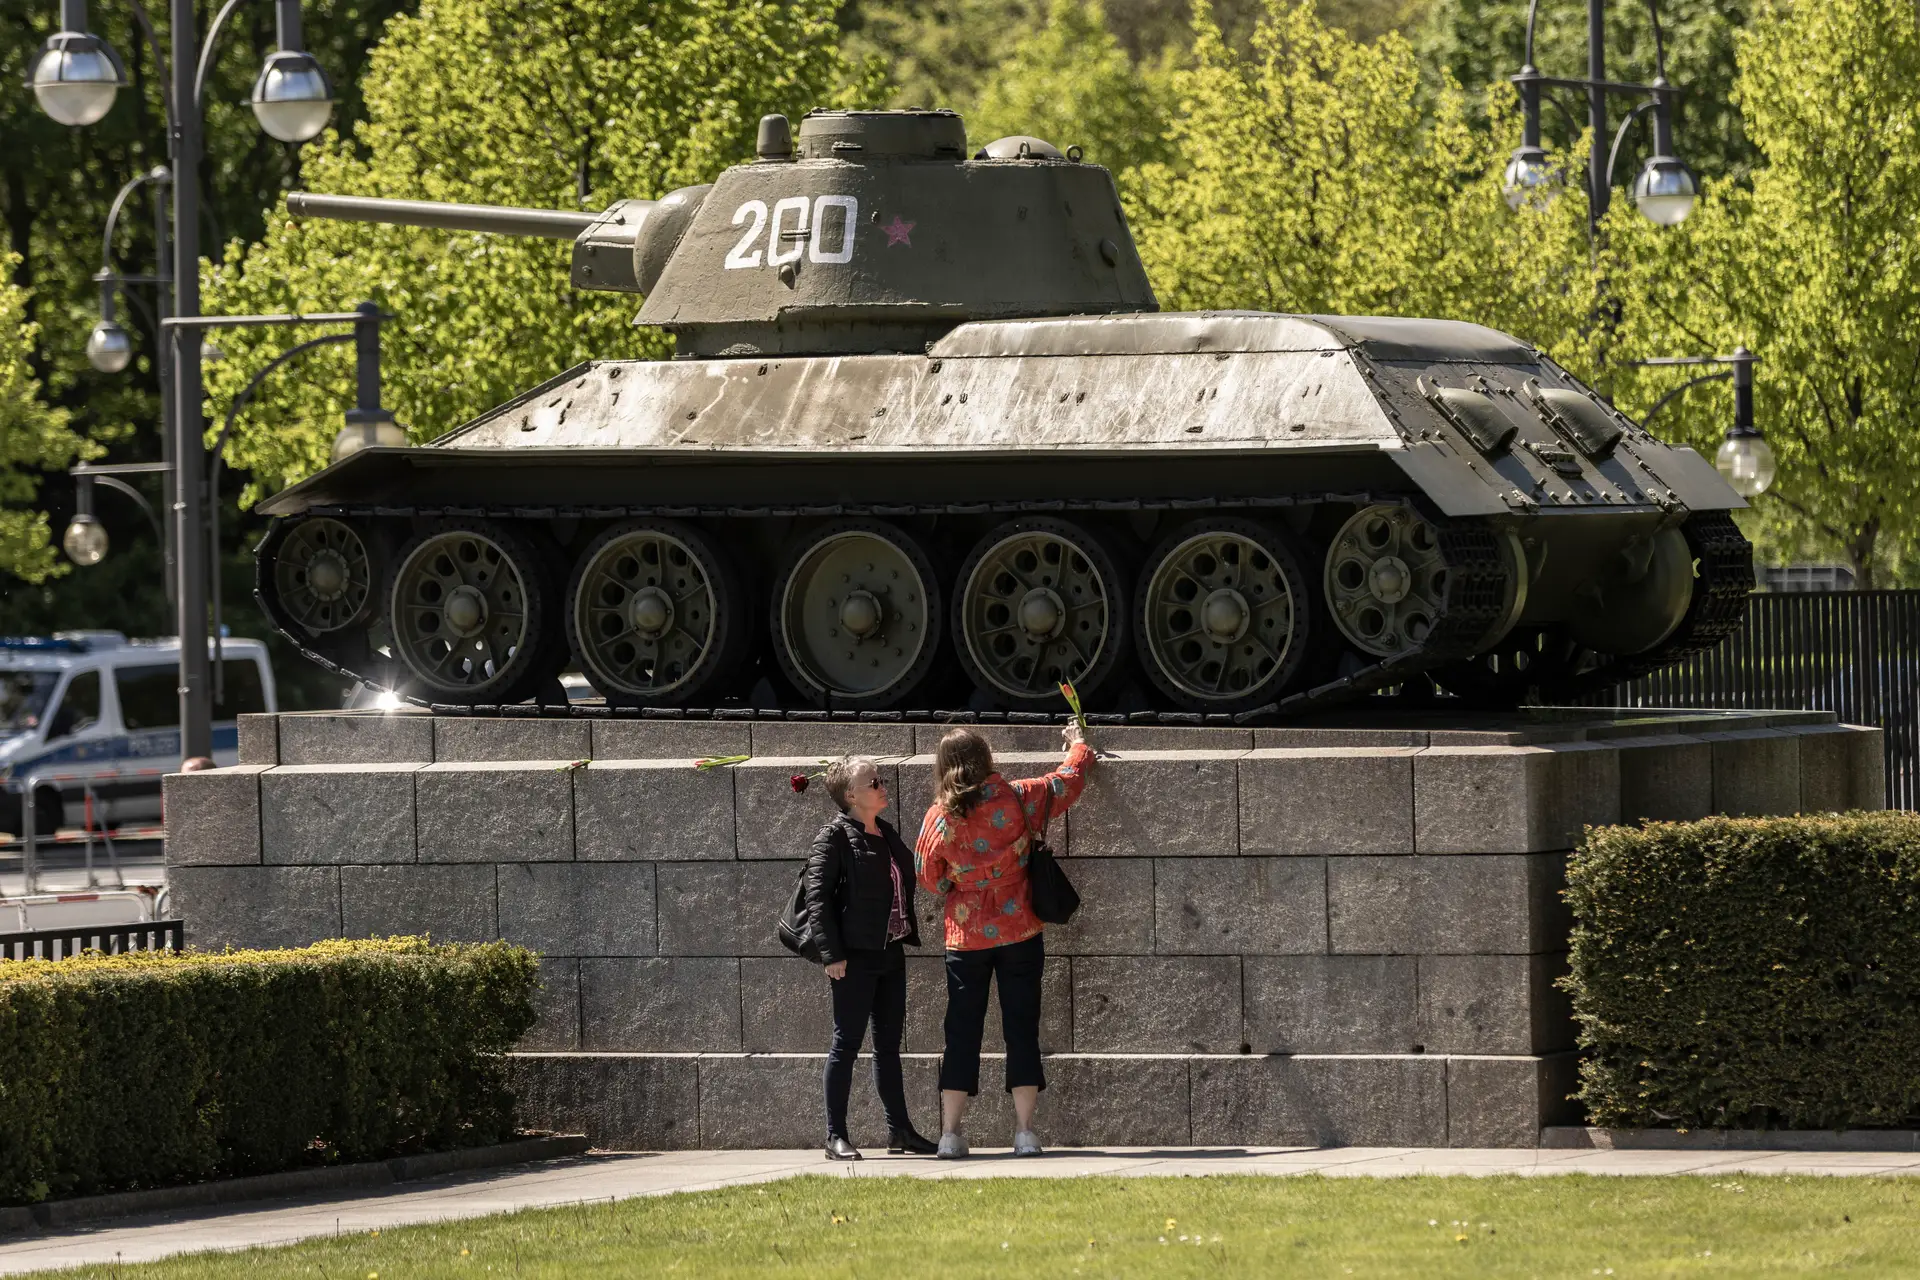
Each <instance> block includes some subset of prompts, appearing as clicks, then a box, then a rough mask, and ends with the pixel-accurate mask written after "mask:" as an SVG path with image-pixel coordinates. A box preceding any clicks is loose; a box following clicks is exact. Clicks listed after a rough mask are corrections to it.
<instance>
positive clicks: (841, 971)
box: [806, 757, 934, 1160]
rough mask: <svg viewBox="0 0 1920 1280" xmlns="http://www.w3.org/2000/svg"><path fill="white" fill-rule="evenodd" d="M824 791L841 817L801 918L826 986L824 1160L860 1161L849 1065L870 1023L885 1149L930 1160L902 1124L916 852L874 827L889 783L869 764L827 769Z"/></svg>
mask: <svg viewBox="0 0 1920 1280" xmlns="http://www.w3.org/2000/svg"><path fill="white" fill-rule="evenodd" d="M826 782H827V794H828V795H830V796H832V797H833V802H834V803H835V804H836V805H838V806H840V815H839V816H838V817H836V818H835V819H833V821H831V822H829V823H827V825H826V826H824V827H822V828H821V829H820V834H819V835H817V836H815V837H814V839H813V853H812V854H811V855H810V856H809V857H808V859H807V881H806V883H807V915H808V918H809V922H810V924H811V926H812V931H813V937H814V941H815V942H816V943H817V944H818V945H819V948H820V958H821V962H822V963H823V964H824V965H825V966H826V970H827V977H828V978H829V979H830V980H831V981H832V986H833V1045H832V1047H831V1048H830V1049H829V1050H828V1051H827V1078H826V1090H827V1148H826V1149H827V1159H829V1160H858V1159H860V1158H861V1157H860V1152H859V1149H858V1148H856V1147H855V1146H854V1145H853V1142H852V1141H851V1140H850V1139H849V1137H848V1136H847V1095H848V1094H849V1093H850V1092H851V1091H852V1088H853V1062H854V1059H855V1057H857V1056H858V1055H859V1053H860V1042H861V1041H862V1040H863V1039H864V1038H865V1037H866V1034H867V1023H868V1022H869V1021H871V1022H872V1023H873V1082H874V1086H875V1087H876V1088H877V1089H878V1090H879V1093H880V1104H881V1106H882V1107H884V1108H885V1109H886V1113H887V1151H888V1153H889V1154H893V1155H898V1154H901V1153H903V1152H904V1153H906V1154H909V1155H931V1154H933V1151H934V1145H933V1143H931V1142H929V1141H927V1139H925V1138H923V1137H921V1136H920V1135H919V1133H917V1132H915V1130H914V1127H913V1122H912V1121H910V1120H909V1119H908V1118H907V1093H906V1087H905V1084H904V1082H903V1080H902V1077H901V1072H900V1038H901V1035H902V1034H903V1033H904V1031H905V1030H906V1025H907V960H906V952H905V951H904V949H903V948H904V947H909V946H911V947H917V946H919V945H920V929H919V926H918V924H917V923H916V922H915V920H914V902H913V895H914V888H915V885H914V869H913V854H912V853H911V852H910V851H909V850H908V849H907V847H906V845H905V844H903V843H902V842H901V840H900V833H899V832H897V831H895V830H894V829H893V827H892V825H891V824H889V823H886V822H882V821H881V820H880V811H881V810H882V809H884V808H886V807H887V784H886V783H885V782H884V781H882V780H881V778H880V772H879V770H878V769H876V768H875V767H874V764H873V762H872V761H871V760H865V759H861V758H858V757H849V758H845V759H842V760H839V761H837V762H835V763H834V764H832V765H830V766H828V768H827V778H826Z"/></svg>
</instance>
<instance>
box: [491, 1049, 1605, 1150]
mask: <svg viewBox="0 0 1920 1280" xmlns="http://www.w3.org/2000/svg"><path fill="white" fill-rule="evenodd" d="M825 1063H826V1057H825V1055H824V1054H817V1053H791V1054H728V1053H717V1054H647V1053H523V1054H516V1055H514V1057H513V1059H512V1072H511V1078H512V1083H513V1087H514V1090H515V1092H516V1093H517V1094H518V1096H519V1099H520V1113H521V1120H522V1123H526V1124H532V1125H537V1126H540V1127H542V1128H553V1129H560V1130H567V1131H578V1132H584V1133H585V1134H586V1135H587V1138H588V1140H589V1141H590V1142H592V1143H593V1145H594V1146H596V1147H600V1148H605V1149H609V1150H644V1151H672V1150H687V1149H709V1148H750V1147H755V1146H777V1147H805V1146H809V1145H817V1144H819V1143H821V1142H823V1141H824V1140H825V1138H826V1120H825V1112H824V1109H823V1103H822V1099H821V1090H822V1076H823V1072H824V1067H825ZM1045 1064H1046V1072H1047V1090H1046V1092H1045V1094H1044V1095H1042V1098H1041V1104H1040V1113H1039V1115H1040V1119H1039V1129H1040V1133H1041V1136H1042V1138H1043V1139H1044V1140H1045V1141H1046V1142H1047V1143H1048V1144H1049V1145H1052V1146H1057V1147H1077V1148H1085V1147H1106V1146H1123V1147H1140V1146H1146V1147H1190V1146H1207V1147H1221V1146H1268V1147H1330V1146H1390V1147H1449V1146H1451V1147H1531V1146H1533V1145H1535V1144H1536V1142H1537V1141H1538V1140H1539V1135H1540V1132H1541V1127H1542V1125H1543V1124H1545V1123H1548V1122H1551V1121H1553V1120H1557V1119H1561V1118H1564V1117H1566V1116H1567V1114H1568V1107H1567V1104H1566V1102H1565V1097H1566V1094H1567V1093H1568V1092H1569V1091H1570V1089H1571V1087H1572V1085H1573V1071H1574V1060H1573V1055H1572V1054H1571V1053H1565V1054H1556V1055H1553V1056H1550V1057H1465V1056H1448V1055H1441V1054H1366V1055H1361V1054H1297V1055H1247V1056H1240V1055H1233V1056H1228V1055H1209V1054H1156V1055H1144V1054H1072V1053H1069V1054H1051V1055H1048V1056H1047V1058H1046V1060H1045ZM905 1066H906V1079H907V1101H908V1106H909V1107H910V1108H911V1110H912V1114H913V1118H914V1123H915V1124H916V1125H917V1126H919V1127H920V1128H921V1129H922V1130H924V1131H926V1132H928V1133H932V1132H934V1131H935V1130H936V1129H937V1128H938V1122H939V1115H940V1097H939V1070H940V1057H939V1055H938V1054H908V1055H906V1061H905ZM999 1070H1000V1067H999V1064H998V1062H997V1061H992V1060H990V1061H989V1062H988V1063H987V1064H986V1066H985V1069H984V1072H983V1079H982V1081H981V1092H980V1096H979V1097H978V1098H976V1099H975V1100H974V1103H973V1106H972V1108H971V1110H970V1112H969V1114H968V1118H967V1125H966V1127H967V1132H968V1134H969V1135H970V1136H971V1138H972V1140H973V1141H974V1142H976V1143H978V1144H980V1145H983V1146H1006V1145H1010V1144H1011V1143H1012V1141H1013V1109H1012V1104H1011V1102H1010V1100H1009V1098H1008V1095H1007V1094H1006V1093H1005V1092H1004V1091H1002V1090H1001V1088H1000V1087H999V1086H998V1084H997V1083H996V1077H997V1076H998V1074H999ZM848 1126H849V1128H850V1129H851V1130H852V1135H851V1136H852V1138H853V1140H854V1143H855V1145H857V1146H872V1147H880V1146H884V1139H885V1138H886V1136H887V1127H886V1120H885V1117H884V1116H883V1115H882V1113H881V1110H880V1104H879V1101H878V1099H877V1097H876V1096H875V1094H874V1089H873V1084H872V1073H871V1071H869V1070H867V1069H866V1064H864V1063H863V1065H862V1067H861V1068H860V1069H858V1070H857V1071H856V1072H855V1076H854V1089H853V1096H852V1100H851V1105H850V1107H849V1110H848Z"/></svg>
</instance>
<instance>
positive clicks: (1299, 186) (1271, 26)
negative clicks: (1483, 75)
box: [1125, 0, 1596, 368]
mask: <svg viewBox="0 0 1920 1280" xmlns="http://www.w3.org/2000/svg"><path fill="white" fill-rule="evenodd" d="M1195 26H1196V32H1197V38H1196V40H1195V44H1194V64H1193V66H1192V67H1191V68H1190V69H1188V70H1185V71H1181V72H1179V73H1177V74H1176V75H1175V76H1174V87H1175V91H1176V92H1177V94H1178V97H1179V109H1178V110H1177V111H1176V112H1175V113H1174V114H1173V117H1172V125H1171V128H1170V131H1169V135H1168V136H1169V141H1170V143H1171V145H1172V148H1173V150H1174V152H1175V154H1177V155H1178V156H1179V158H1180V166H1179V167H1178V168H1175V167H1171V166H1167V165H1147V166H1144V167H1142V168H1141V169H1140V170H1138V171H1136V172H1134V173H1133V174H1130V175H1128V178H1127V181H1126V184H1125V194H1126V198H1127V201H1128V204H1129V205H1130V206H1131V208H1132V211H1133V214H1134V226H1135V235H1136V238H1137V239H1138V241H1139V244H1140V250H1141V254H1142V256H1143V257H1144V258H1145V260H1146V263H1147V268H1148V271H1149V273H1150V275H1151V276H1152V278H1153V281H1154V286H1155V288H1156V290H1157V291H1158V293H1159V295H1160V301H1161V304H1162V305H1163V306H1167V307H1170V308H1179V309H1198V308H1209V307H1251V308H1257V309H1261V310H1269V311H1291V312H1334V313H1342V312H1344V313H1354V314H1366V313H1384V314H1395V315H1424V316H1434V317H1441V318H1452V319H1464V320H1473V321H1477V322H1479V323H1482V324H1488V325H1492V326H1495V327H1497V328H1503V329H1507V330H1510V331H1512V332H1514V333H1516V334H1518V335H1519V336H1521V337H1525V338H1528V339H1531V340H1533V341H1535V342H1537V343H1539V344H1541V345H1542V346H1544V347H1546V348H1548V349H1549V350H1551V351H1552V352H1554V353H1555V354H1556V356H1558V357H1559V358H1560V359H1561V360H1562V361H1564V362H1566V363H1568V364H1569V365H1570V366H1574V367H1578V368H1584V367H1588V366H1590V365H1592V364H1593V363H1594V356H1595V353H1594V352H1593V351H1592V350H1591V346H1592V343H1593V341H1594V338H1593V325H1592V324H1591V317H1592V315H1593V313H1594V307H1595V287H1596V286H1595V279H1596V277H1595V274H1594V272H1593V271H1592V270H1591V268H1590V267H1589V265H1588V258H1587V251H1586V241H1585V230H1584V225H1583V223H1584V217H1585V213H1584V210H1581V209H1579V208H1578V207H1576V206H1577V203H1578V202H1576V201H1570V200H1564V199H1562V200H1555V201H1553V202H1551V203H1550V204H1548V205H1547V206H1546V207H1545V208H1542V209H1524V210H1522V211H1520V212H1519V213H1515V212H1513V211H1512V210H1509V209H1508V208H1507V207H1506V204H1505V201H1504V199H1503V198H1502V196H1501V193H1500V187H1499V182H1498V179H1497V174H1498V171H1499V167H1500V165H1501V164H1502V163H1503V162H1504V159H1505V156H1504V151H1503V150H1502V148H1501V147H1500V145H1499V144H1498V143H1497V142H1496V141H1494V139H1493V138H1492V137H1490V136H1489V135H1488V134H1486V133H1485V132H1476V131H1475V130H1474V129H1473V128H1472V127H1471V126H1470V124H1469V122H1468V116H1467V103H1466V100H1465V96H1464V95H1463V94H1462V93H1461V92H1460V90H1459V89H1458V88H1457V87H1454V86H1451V85H1449V86H1445V87H1444V92H1442V93H1441V94H1440V95H1439V96H1438V98H1437V100H1436V101H1435V102H1434V103H1433V105H1432V110H1431V113H1430V114H1429V113H1426V112H1423V110H1422V103H1421V101H1420V83H1419V69H1418V67H1417V65H1416V63H1415V61H1414V56H1413V51H1412V49H1411V48H1410V47H1409V45H1408V44H1407V42H1406V41H1405V40H1404V39H1402V38H1401V37H1399V36H1396V35H1392V34H1389V35H1387V36H1385V37H1383V38H1382V39H1380V40H1379V41H1377V42H1374V43H1371V44H1363V43H1360V42H1358V41H1356V40H1354V39H1353V38H1351V37H1350V36H1348V35H1346V34H1345V33H1343V32H1341V31H1338V30H1335V29H1333V28H1331V27H1329V26H1327V25H1326V24H1325V23H1324V22H1322V21H1321V20H1320V18H1319V17H1318V16H1317V15H1316V14H1315V12H1314V9H1313V6H1312V4H1311V3H1301V2H1297V0H1266V8H1265V10H1264V12H1263V13H1262V15H1261V16H1260V18H1259V20H1258V22H1257V24H1256V26H1255V29H1254V32H1253V36H1252V41H1251V52H1250V54H1248V55H1245V56H1243V55H1241V54H1239V53H1237V52H1235V51H1234V50H1233V49H1232V48H1231V47H1230V46H1229V45H1228V43H1227V42H1226V40H1225V39H1224V38H1223V37H1222V35H1221V33H1220V31H1219V29H1218V28H1217V27H1216V26H1214V25H1213V23H1212V20H1211V17H1210V15H1209V14H1208V13H1207V11H1206V10H1205V9H1204V8H1202V9H1201V10H1200V11H1199V13H1198V14H1197V15H1196V18H1195ZM1507 109H1510V103H1509V104H1508V108H1507Z"/></svg>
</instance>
